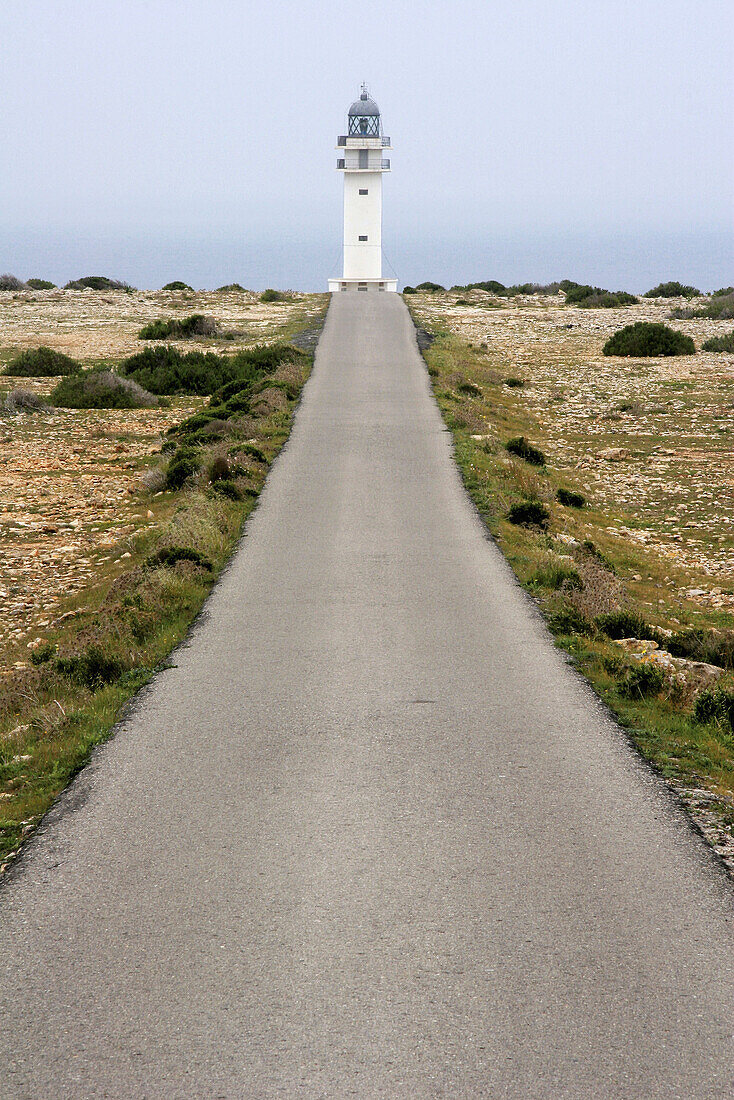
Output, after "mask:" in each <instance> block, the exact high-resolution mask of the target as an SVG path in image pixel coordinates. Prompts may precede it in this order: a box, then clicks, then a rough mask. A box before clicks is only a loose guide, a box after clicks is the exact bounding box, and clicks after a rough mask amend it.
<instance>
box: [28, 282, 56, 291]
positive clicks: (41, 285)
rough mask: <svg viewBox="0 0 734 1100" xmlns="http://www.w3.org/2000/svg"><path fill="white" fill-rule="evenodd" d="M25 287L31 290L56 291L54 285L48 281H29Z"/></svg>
mask: <svg viewBox="0 0 734 1100" xmlns="http://www.w3.org/2000/svg"><path fill="white" fill-rule="evenodd" d="M26 286H28V287H30V288H31V290H56V283H52V282H49V280H48V279H29V280H28V281H27V283H26Z"/></svg>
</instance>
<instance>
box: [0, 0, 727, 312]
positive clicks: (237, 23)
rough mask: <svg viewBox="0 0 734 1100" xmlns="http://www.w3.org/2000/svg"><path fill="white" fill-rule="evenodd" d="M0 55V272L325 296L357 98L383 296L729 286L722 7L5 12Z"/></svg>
mask: <svg viewBox="0 0 734 1100" xmlns="http://www.w3.org/2000/svg"><path fill="white" fill-rule="evenodd" d="M0 47H1V49H2V63H3V96H2V108H1V109H0V150H2V152H1V153H0V156H2V159H3V162H4V163H3V171H2V173H1V175H0V188H1V189H2V192H1V193H2V201H0V271H12V272H13V273H15V274H17V275H20V276H21V277H29V276H32V275H36V276H42V277H43V276H46V277H49V278H51V279H53V280H54V281H56V282H59V281H66V280H67V279H69V278H73V277H78V276H80V275H84V274H97V273H101V274H108V275H111V276H114V277H117V278H123V279H127V280H128V281H130V282H132V283H134V284H135V285H137V286H142V287H155V286H160V285H161V284H162V283H163V282H166V281H167V280H169V279H173V278H181V279H185V280H186V281H188V282H191V283H193V284H194V285H196V286H201V287H213V286H217V285H220V284H221V283H225V282H231V281H237V282H240V283H242V284H243V285H246V286H251V287H254V288H260V287H263V286H267V285H272V286H277V287H294V288H302V289H324V288H325V283H326V279H327V277H328V276H329V275H334V274H339V266H340V250H341V188H342V177H341V174H340V173H338V172H336V171H335V158H336V152H335V150H334V148H333V146H334V144H335V139H336V136H337V134H339V133H343V132H344V128H345V115H346V110H347V108H348V106H349V103H350V102H351V101H352V100H353V99H354V98H356V97H357V95H358V94H359V84H360V81H362V80H367V81H368V83H369V86H370V90H371V92H372V94H373V96H374V98H375V99H376V100H377V102H378V103H379V105H380V108H381V111H382V116H383V124H384V127H385V132H386V133H387V134H389V135H390V136H391V137H392V140H393V145H394V149H393V151H392V153H391V157H392V164H393V171H392V173H391V174H390V175H387V176H386V177H385V180H384V233H383V246H384V251H385V255H386V260H387V262H388V264H389V265H392V267H393V268H394V269H395V271H396V272H397V274H398V276H399V277H400V280H401V283H404V282H409V283H410V282H417V281H420V280H422V279H435V280H438V281H440V282H446V283H463V282H466V281H469V280H476V279H487V278H497V279H500V280H502V281H503V282H507V283H509V282H515V281H525V280H536V281H546V280H549V279H552V278H564V277H567V278H574V279H577V280H582V281H592V282H594V283H599V284H601V285H604V286H610V287H612V288H614V289H616V288H618V287H626V288H629V289H632V290H638V291H639V290H645V289H647V288H648V287H649V286H651V285H652V284H653V283H655V282H657V281H659V280H660V279H661V278H679V279H682V280H685V281H687V282H694V283H696V284H697V285H699V286H702V287H703V288H704V289H713V288H715V287H718V286H721V285H722V284H730V283H734V229H733V220H734V153H733V152H732V149H733V143H732V133H733V132H734V130H733V124H734V77H733V75H732V70H733V68H734V66H733V65H732V58H733V57H734V0H633V2H632V0H630V2H628V0H614V2H611V3H610V2H609V0H523V2H522V3H521V4H513V3H508V0H502V3H499V2H496V0H446V2H444V0H439V2H436V0H423V2H422V3H418V2H416V0H410V2H407V0H342V2H341V3H334V2H331V3H326V2H315V0H298V2H294V0H271V2H270V3H263V2H262V0H259V2H253V0H124V2H119V0H23V3H21V4H10V3H9V2H7V0H5V2H4V3H2V5H0ZM388 270H389V268H388Z"/></svg>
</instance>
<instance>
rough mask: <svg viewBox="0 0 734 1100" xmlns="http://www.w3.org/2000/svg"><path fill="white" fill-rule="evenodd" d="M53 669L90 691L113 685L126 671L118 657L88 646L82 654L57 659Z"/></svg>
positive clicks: (95, 646)
mask: <svg viewBox="0 0 734 1100" xmlns="http://www.w3.org/2000/svg"><path fill="white" fill-rule="evenodd" d="M54 667H55V668H56V671H57V672H60V673H61V675H62V676H66V677H67V679H69V680H75V681H76V682H77V683H78V684H81V685H82V686H83V687H87V688H89V689H90V691H96V690H97V689H98V688H101V687H104V685H105V684H112V683H114V682H115V680H119V679H120V677H121V676H122V675H123V674H124V673H125V672H126V671H127V669H126V666H125V665H124V664H123V662H122V661H121V660H120V659H119V658H118V657H115V656H113V655H111V654H109V653H105V651H104V650H103V649H102V648H101V646H99V645H90V646H88V648H87V649H86V650H84V651H83V652H82V653H76V654H74V655H73V656H71V657H59V658H57V660H56V662H55V666H54Z"/></svg>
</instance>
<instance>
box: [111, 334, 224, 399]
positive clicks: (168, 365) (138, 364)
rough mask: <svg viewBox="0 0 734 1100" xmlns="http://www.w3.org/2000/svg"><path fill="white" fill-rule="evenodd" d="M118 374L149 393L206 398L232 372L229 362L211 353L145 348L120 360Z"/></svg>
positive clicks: (167, 347) (162, 347) (168, 346)
mask: <svg viewBox="0 0 734 1100" xmlns="http://www.w3.org/2000/svg"><path fill="white" fill-rule="evenodd" d="M119 369H120V371H121V373H122V374H124V375H126V376H127V377H128V378H133V379H134V380H135V381H136V382H138V384H139V385H141V386H144V387H145V389H146V390H149V391H150V392H151V393H157V394H167V395H168V396H175V395H178V394H184V393H191V394H202V395H203V394H210V393H211V392H212V391H213V390H215V389H217V387H219V386H221V385H222V383H223V382H226V381H229V380H230V379H231V378H232V377H233V374H234V373H235V372H234V369H233V365H232V360H231V359H225V358H224V357H223V356H220V355H216V354H215V353H214V352H201V351H191V352H188V353H185V352H181V351H179V350H178V349H177V348H174V347H171V346H170V345H164V346H159V347H153V348H146V349H145V351H141V352H139V353H138V354H137V355H131V356H130V358H128V359H125V360H123V362H122V363H121V364H120V368H119Z"/></svg>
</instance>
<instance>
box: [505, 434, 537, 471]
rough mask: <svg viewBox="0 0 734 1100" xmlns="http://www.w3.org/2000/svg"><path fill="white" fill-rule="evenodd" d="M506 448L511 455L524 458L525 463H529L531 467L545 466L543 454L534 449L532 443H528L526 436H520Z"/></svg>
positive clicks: (510, 441)
mask: <svg viewBox="0 0 734 1100" xmlns="http://www.w3.org/2000/svg"><path fill="white" fill-rule="evenodd" d="M505 446H506V447H507V450H508V451H509V452H510V454H511V455H516V456H517V458H522V459H523V460H524V461H525V462H529V463H530V465H531V466H545V455H544V454H543V452H542V451H540V450H538V448H537V447H534V446H533V445H532V443H528V441H527V439H526V438H525V436H524V435H518V436H517V437H516V438H515V439H510V440H508V441H507V443H506V444H505Z"/></svg>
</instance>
